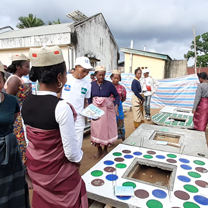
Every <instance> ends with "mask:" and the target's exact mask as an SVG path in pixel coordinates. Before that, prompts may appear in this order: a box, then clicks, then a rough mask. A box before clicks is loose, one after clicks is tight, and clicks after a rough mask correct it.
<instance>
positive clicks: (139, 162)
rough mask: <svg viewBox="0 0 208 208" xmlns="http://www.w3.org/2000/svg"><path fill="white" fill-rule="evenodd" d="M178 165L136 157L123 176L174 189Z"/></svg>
mask: <svg viewBox="0 0 208 208" xmlns="http://www.w3.org/2000/svg"><path fill="white" fill-rule="evenodd" d="M176 169H177V167H176V166H174V165H170V164H166V163H161V162H155V161H149V160H148V161H147V160H144V159H135V160H134V161H133V162H132V164H131V165H130V167H129V168H128V169H127V171H126V172H125V173H124V175H123V177H124V178H126V179H128V180H133V181H135V182H140V183H145V184H148V185H152V186H157V187H160V188H165V189H170V190H173V186H174V180H175V175H176Z"/></svg>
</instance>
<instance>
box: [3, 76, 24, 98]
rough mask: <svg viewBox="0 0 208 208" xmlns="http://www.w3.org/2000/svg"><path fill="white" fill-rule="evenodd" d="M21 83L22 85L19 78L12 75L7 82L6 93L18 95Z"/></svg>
mask: <svg viewBox="0 0 208 208" xmlns="http://www.w3.org/2000/svg"><path fill="white" fill-rule="evenodd" d="M20 85H21V81H20V80H19V79H18V78H16V77H11V79H10V80H9V81H8V82H7V89H6V93H7V94H10V95H14V96H16V94H17V91H18V88H19V86H20Z"/></svg>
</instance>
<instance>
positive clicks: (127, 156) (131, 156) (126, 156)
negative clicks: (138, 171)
mask: <svg viewBox="0 0 208 208" xmlns="http://www.w3.org/2000/svg"><path fill="white" fill-rule="evenodd" d="M133 157H134V156H133V155H124V158H126V159H132V158H133Z"/></svg>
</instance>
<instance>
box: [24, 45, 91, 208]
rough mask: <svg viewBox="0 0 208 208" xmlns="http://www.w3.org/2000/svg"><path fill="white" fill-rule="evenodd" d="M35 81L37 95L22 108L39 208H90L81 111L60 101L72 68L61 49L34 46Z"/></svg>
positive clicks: (30, 166) (31, 175)
mask: <svg viewBox="0 0 208 208" xmlns="http://www.w3.org/2000/svg"><path fill="white" fill-rule="evenodd" d="M29 54H30V61H31V65H32V68H31V71H30V74H29V77H30V80H31V81H33V82H35V81H37V80H38V82H39V84H40V87H39V91H38V92H37V95H30V96H29V97H28V98H27V99H26V100H25V102H24V104H23V107H22V117H23V120H24V123H25V126H26V132H27V139H28V140H29V144H28V147H27V152H26V156H27V165H28V173H29V175H30V177H31V179H32V182H33V190H34V191H33V203H32V207H33V208H49V207H50V208H87V207H88V201H87V195H86V189H85V184H84V181H83V180H82V178H81V176H80V174H79V166H80V161H81V160H82V156H83V152H82V150H81V149H80V147H79V145H78V141H77V139H76V132H75V123H74V122H75V120H76V112H75V111H74V109H73V107H72V106H71V105H70V104H68V103H67V102H66V101H65V100H62V99H61V98H57V93H60V92H61V90H62V88H63V86H64V85H65V83H66V79H67V78H66V74H67V72H66V66H65V62H64V58H63V55H62V51H61V49H60V48H59V47H58V46H54V47H42V48H31V49H30V51H29Z"/></svg>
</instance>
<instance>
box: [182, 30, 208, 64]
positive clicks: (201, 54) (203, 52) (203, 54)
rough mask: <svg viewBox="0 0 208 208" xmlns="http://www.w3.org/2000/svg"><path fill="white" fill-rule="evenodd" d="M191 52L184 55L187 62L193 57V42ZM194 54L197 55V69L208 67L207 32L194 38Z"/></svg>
mask: <svg viewBox="0 0 208 208" xmlns="http://www.w3.org/2000/svg"><path fill="white" fill-rule="evenodd" d="M190 48H191V51H188V52H187V54H184V58H186V59H187V61H188V60H189V59H190V58H194V57H195V53H194V41H192V45H191V47H190ZM196 54H197V67H200V66H201V67H208V32H207V33H204V34H202V35H198V36H196Z"/></svg>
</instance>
